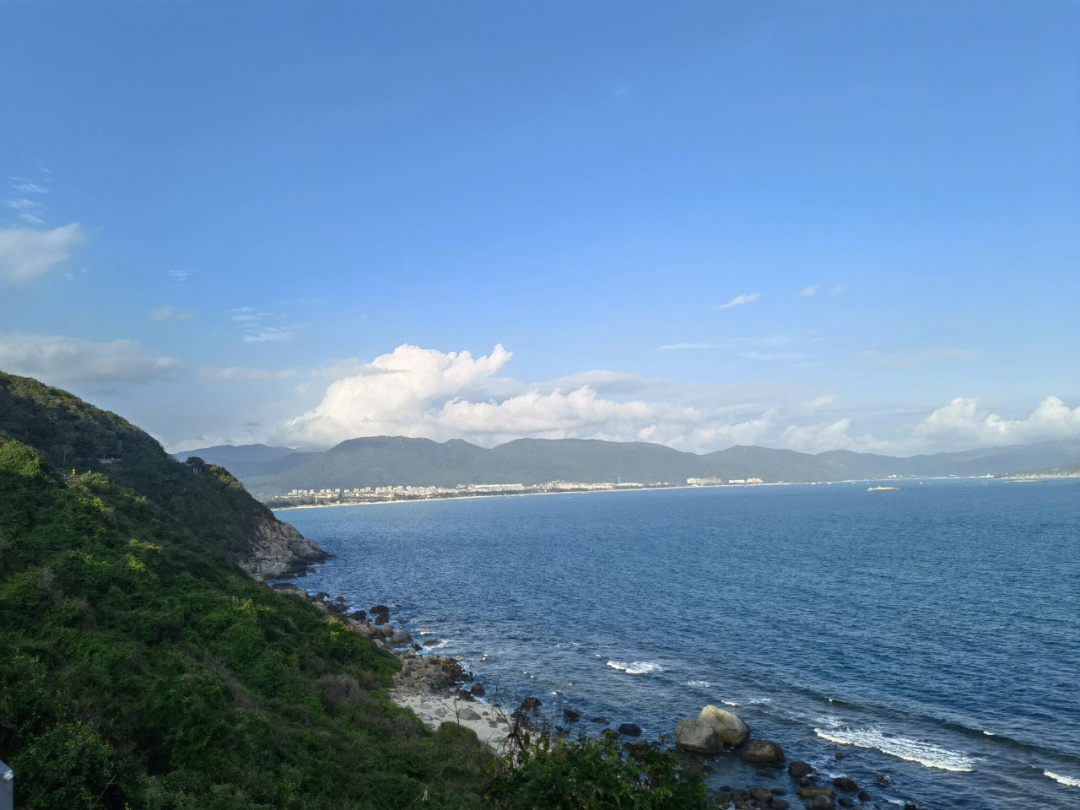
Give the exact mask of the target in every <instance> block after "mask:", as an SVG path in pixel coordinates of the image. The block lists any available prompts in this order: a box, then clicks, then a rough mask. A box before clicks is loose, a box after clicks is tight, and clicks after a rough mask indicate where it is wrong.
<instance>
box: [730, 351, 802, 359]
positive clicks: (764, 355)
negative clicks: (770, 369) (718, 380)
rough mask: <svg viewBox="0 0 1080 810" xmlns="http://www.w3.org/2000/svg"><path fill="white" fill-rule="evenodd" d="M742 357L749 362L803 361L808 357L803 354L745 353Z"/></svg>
mask: <svg viewBox="0 0 1080 810" xmlns="http://www.w3.org/2000/svg"><path fill="white" fill-rule="evenodd" d="M742 356H743V357H745V358H746V359H747V360H791V361H794V360H803V359H805V358H806V355H805V354H804V353H803V352H757V351H754V352H743V353H742Z"/></svg>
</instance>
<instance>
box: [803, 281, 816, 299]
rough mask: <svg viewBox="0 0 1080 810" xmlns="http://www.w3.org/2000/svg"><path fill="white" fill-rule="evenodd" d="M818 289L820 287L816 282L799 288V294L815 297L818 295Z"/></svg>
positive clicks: (804, 296) (805, 296)
mask: <svg viewBox="0 0 1080 810" xmlns="http://www.w3.org/2000/svg"><path fill="white" fill-rule="evenodd" d="M817 289H818V288H817V285H816V284H814V285H811V286H809V287H803V288H802V289H801V290H799V295H801V296H802V297H803V298H813V297H814V296H815V295H817Z"/></svg>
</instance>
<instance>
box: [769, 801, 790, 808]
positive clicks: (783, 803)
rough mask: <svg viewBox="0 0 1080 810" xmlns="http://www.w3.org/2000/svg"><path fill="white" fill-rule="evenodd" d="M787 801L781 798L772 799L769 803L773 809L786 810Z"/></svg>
mask: <svg viewBox="0 0 1080 810" xmlns="http://www.w3.org/2000/svg"><path fill="white" fill-rule="evenodd" d="M787 806H788V803H787V802H786V801H784V800H783V799H773V800H772V804H770V805H769V807H771V808H772V809H773V810H787Z"/></svg>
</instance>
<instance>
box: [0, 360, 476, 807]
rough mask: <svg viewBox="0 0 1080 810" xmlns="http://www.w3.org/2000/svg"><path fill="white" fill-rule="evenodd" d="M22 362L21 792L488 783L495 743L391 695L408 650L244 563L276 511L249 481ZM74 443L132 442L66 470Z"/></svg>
mask: <svg viewBox="0 0 1080 810" xmlns="http://www.w3.org/2000/svg"><path fill="white" fill-rule="evenodd" d="M13 382H14V387H16V388H17V389H19V391H20V392H21V393H20V396H18V397H15V398H16V399H20V400H21V401H22V407H21V408H20V409H19V410H18V411H17V412H15V411H13V409H12V407H11V403H12V398H13V395H12V394H11V393H10V391H11V389H12V385H13ZM4 383H6V384H7V389H6V390H7V391H8V392H9V393H8V395H7V397H6V398H4V399H2V400H0V403H2V409H0V414H2V417H0V661H3V662H4V665H3V666H2V667H0V757H2V758H3V759H5V760H6V761H7V762H8V763H9V764H10V765H12V767H13V768H14V770H15V773H16V775H17V781H16V786H17V795H18V805H19V806H20V807H27V808H39V807H41V808H65V809H74V808H91V807H104V808H112V807H126V806H130V807H140V808H142V807H146V808H271V807H273V808H278V807H281V808H292V807H295V808H323V807H325V808H335V809H336V808H345V807H372V808H382V807H405V806H410V805H412V804H413V803H414V802H415V801H416V800H418V799H419V798H420V797H423V796H425V795H426V796H427V800H426V804H427V806H433V807H462V806H469V805H472V804H474V803H475V802H476V801H477V798H478V795H479V790H480V788H481V786H482V769H483V768H484V766H485V764H486V763H487V762H488V761H489V756H488V755H487V753H486V751H484V750H483V749H481V748H480V747H479V744H478V743H476V741H475V738H472V737H471V735H470V734H466V732H464V731H463V730H461V729H458V728H457V727H455V726H449V725H448V726H445V727H444V730H442V731H441V733H439V734H431V733H429V732H427V731H426V730H424V729H422V728H421V727H419V726H418V725H417V723H416V721H415V720H414V719H413V718H412V716H411V715H409V714H407V713H405V712H403V711H402V710H399V709H398V708H396V707H395V706H393V705H392V704H391V703H390V701H389V699H388V698H387V695H386V687H387V686H388V684H389V682H390V678H391V675H392V673H393V672H394V671H395V670H396V668H397V663H396V660H395V659H394V658H393V657H392V656H390V655H388V654H386V653H382V652H380V651H378V650H377V649H376V648H375V647H374V646H373V645H372V644H371V643H370V642H368V641H366V640H363V639H361V638H359V637H358V636H357V635H355V634H353V633H352V632H350V631H349V630H348V628H347V627H346V626H345V625H343V624H341V623H339V622H336V621H332V620H331V621H327V620H326V619H325V617H324V615H323V614H322V613H321V612H320V611H318V610H316V609H315V608H313V607H312V606H310V605H308V604H307V603H305V602H302V601H301V600H299V599H296V598H293V597H288V596H283V595H279V594H277V593H275V592H273V591H272V590H270V589H268V588H266V587H265V586H263V585H261V584H259V583H257V582H256V581H254V580H253V579H251V578H250V577H249V576H247V575H246V574H245V573H244V572H243V571H242V570H241V569H240V568H239V567H237V566H236V565H234V564H232V563H231V562H230V560H231V559H234V558H235V557H236V556H237V555H238V554H239V553H240V552H241V548H242V546H243V539H242V537H243V527H244V526H245V525H247V523H248V522H249V521H250V520H252V519H253V516H258V515H261V514H262V507H261V506H259V505H258V504H256V503H255V502H254V501H253V500H252V499H251V498H250V497H249V496H248V495H247V494H246V493H245V492H244V491H243V489H241V488H240V487H239V486H238V485H237V484H236V483H235V481H233V480H232V479H231V478H229V477H228V476H227V475H225V474H224V473H222V472H211V473H209V474H204V475H201V476H197V475H194V474H193V472H192V471H191V470H189V469H186V468H185V467H184V466H183V465H181V464H180V463H178V462H175V461H172V460H170V459H168V458H167V457H166V456H164V453H162V452H161V450H160V448H159V447H157V445H156V443H154V442H153V440H152V439H150V437H148V436H146V435H145V434H143V433H141V432H140V431H138V430H137V429H135V428H134V427H132V426H131V425H128V424H127V423H126V422H124V421H123V420H121V419H119V418H117V417H114V416H112V415H109V414H104V413H102V412H100V411H96V409H92V408H90V407H89V406H87V405H86V404H85V403H82V402H80V401H79V400H77V399H75V398H74V397H70V396H68V395H66V394H62V392H57V391H55V390H53V389H48V388H46V387H44V386H41V385H39V384H36V383H33V381H28V380H19V379H18V378H10V377H7V378H5V379H4ZM0 387H2V386H0ZM50 425H52V426H55V432H54V431H53V429H52V428H50V427H49V426H50ZM76 425H77V426H79V427H81V428H82V429H83V431H82V432H80V431H79V430H77V429H75V427H74V426H76ZM95 425H96V426H97V428H98V429H96V430H93V429H87V428H88V427H92V426H95ZM12 433H18V434H20V437H19V438H20V440H16V439H15V438H14V437H13V436H12ZM27 439H30V440H33V441H35V442H38V443H40V444H41V445H43V446H44V447H45V448H48V449H47V451H46V452H42V451H41V450H39V449H38V448H37V447H32V446H30V444H28V443H26V440H27ZM61 443H62V444H69V445H71V446H72V449H71V450H68V451H67V455H68V460H67V461H68V463H71V464H73V465H83V466H84V468H85V467H87V466H92V464H91V459H93V458H94V457H105V456H102V455H99V454H101V453H102V452H103V449H105V448H111V452H115V453H117V454H120V456H121V458H122V459H123V461H122V462H118V463H114V464H111V465H107V470H108V472H99V471H96V470H95V471H87V472H78V467H76V474H75V475H71V474H70V468H68V464H67V463H65V472H66V475H65V474H64V473H62V472H61V471H59V470H56V469H55V468H53V467H52V466H51V465H50V464H49V462H48V460H47V458H46V456H47V455H48V456H52V457H56V456H57V455H60V454H61V453H62V452H63V451H62V450H60V449H59V448H58V445H59V444H61ZM121 443H122V446H121ZM114 469H115V471H116V475H115V476H114V474H113V473H114ZM141 475H146V476H147V478H146V479H145V480H143V479H141V478H140V476H141ZM148 481H152V484H150V483H147V482H148ZM125 483H131V484H135V486H125ZM200 504H201V508H199V506H200Z"/></svg>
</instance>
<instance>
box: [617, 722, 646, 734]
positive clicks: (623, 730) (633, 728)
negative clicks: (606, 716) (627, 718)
mask: <svg viewBox="0 0 1080 810" xmlns="http://www.w3.org/2000/svg"><path fill="white" fill-rule="evenodd" d="M619 733H620V734H622V735H623V736H624V737H640V736H641V726H639V725H637V724H636V723H623V724H622V725H621V726H619Z"/></svg>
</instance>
